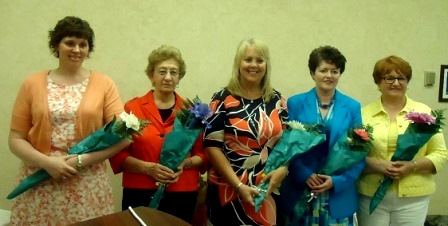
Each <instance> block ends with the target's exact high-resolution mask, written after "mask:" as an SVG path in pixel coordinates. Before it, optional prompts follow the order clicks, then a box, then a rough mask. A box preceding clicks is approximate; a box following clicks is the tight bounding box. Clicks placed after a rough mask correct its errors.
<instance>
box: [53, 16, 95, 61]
mask: <svg viewBox="0 0 448 226" xmlns="http://www.w3.org/2000/svg"><path fill="white" fill-rule="evenodd" d="M72 36H74V37H77V38H84V39H86V40H87V42H88V43H89V55H90V53H91V52H93V49H94V44H93V41H94V39H95V34H94V32H93V30H92V28H90V25H89V23H88V22H87V21H85V20H83V19H81V18H78V17H74V16H67V17H65V18H64V19H62V20H60V21H58V23H57V24H56V26H55V27H54V29H53V30H51V31H49V32H48V38H49V39H50V41H49V42H48V46H49V47H50V50H51V52H52V53H53V54H54V55H55V56H56V57H59V53H58V52H57V50H56V49H57V47H58V45H59V43H60V42H61V40H62V39H63V38H65V37H72Z"/></svg>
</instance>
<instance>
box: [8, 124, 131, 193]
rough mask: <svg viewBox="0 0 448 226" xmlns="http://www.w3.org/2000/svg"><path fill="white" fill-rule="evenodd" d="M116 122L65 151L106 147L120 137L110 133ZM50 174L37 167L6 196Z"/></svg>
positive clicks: (79, 151)
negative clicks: (36, 169)
mask: <svg viewBox="0 0 448 226" xmlns="http://www.w3.org/2000/svg"><path fill="white" fill-rule="evenodd" d="M115 122H116V120H115V118H114V119H113V120H112V121H111V122H109V123H108V124H106V125H105V126H104V127H103V128H101V129H100V130H97V131H96V132H94V133H92V134H91V135H89V136H88V137H86V138H85V139H83V140H82V141H80V142H79V143H77V144H75V146H73V147H72V148H70V149H69V150H68V151H67V153H68V154H78V155H79V154H85V153H89V152H94V151H99V150H103V149H106V148H108V147H110V146H112V145H114V144H116V143H118V142H119V141H121V140H122V138H120V137H118V136H117V135H114V134H112V132H113V131H112V128H113V125H114V123H115ZM50 178H51V176H50V174H48V173H47V171H45V170H44V169H39V170H38V171H36V172H35V173H33V174H31V175H30V176H28V177H26V178H25V179H23V180H22V181H21V182H20V183H19V185H18V186H17V187H16V188H15V189H14V190H13V191H12V192H11V193H10V194H9V195H8V196H7V199H13V198H15V197H17V196H18V195H20V194H22V193H23V192H25V191H28V190H29V189H31V188H33V187H34V186H36V185H38V184H40V183H41V182H43V181H46V180H48V179H50Z"/></svg>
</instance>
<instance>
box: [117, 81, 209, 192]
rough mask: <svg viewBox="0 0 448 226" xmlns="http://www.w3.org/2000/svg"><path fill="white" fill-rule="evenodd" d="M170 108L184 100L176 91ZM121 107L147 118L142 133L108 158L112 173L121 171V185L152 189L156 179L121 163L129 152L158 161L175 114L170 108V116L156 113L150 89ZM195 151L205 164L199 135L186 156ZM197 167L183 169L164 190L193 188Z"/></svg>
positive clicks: (141, 158) (179, 105)
mask: <svg viewBox="0 0 448 226" xmlns="http://www.w3.org/2000/svg"><path fill="white" fill-rule="evenodd" d="M175 95H176V103H175V105H174V111H176V110H179V109H180V107H182V106H183V104H182V101H183V100H184V99H183V98H182V97H181V96H179V95H178V94H177V93H175ZM124 108H125V111H126V112H128V113H129V112H132V113H133V114H134V115H135V116H137V118H139V119H147V120H149V121H151V123H150V124H148V125H147V128H146V129H145V130H143V134H142V135H140V136H136V137H134V142H133V143H132V144H131V145H130V146H128V147H127V148H125V149H123V150H122V151H121V152H119V153H118V154H116V155H115V156H114V157H112V158H110V159H109V160H110V164H111V167H112V170H113V171H114V173H115V174H118V173H120V172H123V187H125V188H140V189H156V188H157V186H156V185H155V183H156V181H155V180H154V179H153V178H152V177H151V176H148V175H144V174H140V173H133V172H127V171H123V168H122V164H123V162H124V160H125V159H126V158H127V157H128V156H133V157H135V158H137V159H140V160H143V161H147V162H159V158H160V151H161V149H162V145H163V141H164V140H165V134H167V133H169V132H170V131H171V130H172V129H173V123H174V119H175V118H176V116H175V114H174V111H173V113H172V114H171V116H170V117H169V118H168V119H167V120H166V121H165V122H163V121H162V118H161V116H160V114H159V110H158V108H157V106H156V104H155V102H154V97H153V90H151V91H149V92H148V93H147V94H146V95H145V96H143V97H136V98H134V99H132V100H130V101H128V102H127V103H126V104H125V107H124ZM194 155H197V156H199V157H200V158H201V159H202V160H203V162H204V164H203V166H204V167H201V168H204V169H206V167H205V165H208V164H207V159H206V156H205V153H204V148H203V146H202V135H200V136H199V138H198V140H197V141H196V143H195V144H194V146H193V148H192V151H191V152H190V154H189V155H188V157H191V156H194ZM199 173H200V172H199V170H198V169H197V168H190V169H184V171H183V173H182V174H181V176H180V178H179V180H178V181H177V182H176V183H174V184H171V185H170V186H167V187H166V191H177V192H181V191H196V190H198V179H199Z"/></svg>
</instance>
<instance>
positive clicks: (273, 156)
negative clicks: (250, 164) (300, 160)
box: [254, 129, 326, 213]
mask: <svg viewBox="0 0 448 226" xmlns="http://www.w3.org/2000/svg"><path fill="white" fill-rule="evenodd" d="M325 139H326V137H325V134H318V135H316V134H313V133H309V132H307V131H304V130H298V129H290V130H284V131H283V135H282V137H281V138H280V141H279V142H278V143H277V144H276V145H275V147H274V148H273V149H272V151H271V153H269V156H268V158H267V160H266V165H265V167H264V172H265V174H268V173H270V172H272V171H273V170H275V169H277V168H278V167H280V166H284V165H286V164H287V163H288V162H289V161H290V160H291V158H292V157H294V156H295V155H298V154H302V153H305V152H306V151H308V150H310V149H311V148H312V147H314V146H316V145H318V144H320V143H322V142H324V141H325ZM268 187H269V181H267V182H265V183H262V184H260V185H259V186H258V190H259V191H260V192H259V193H260V196H257V197H255V198H254V202H255V212H257V213H258V211H259V210H260V207H261V204H262V202H263V200H264V199H265V198H266V192H265V191H266V190H267V188H268Z"/></svg>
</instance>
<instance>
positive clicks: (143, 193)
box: [110, 45, 205, 222]
mask: <svg viewBox="0 0 448 226" xmlns="http://www.w3.org/2000/svg"><path fill="white" fill-rule="evenodd" d="M185 69H186V66H185V62H184V60H183V59H182V56H181V53H180V51H179V50H178V49H176V48H174V47H171V46H165V45H164V46H161V47H159V48H157V49H155V50H154V51H152V53H151V54H150V55H149V57H148V66H147V68H146V74H147V76H148V77H149V79H150V80H151V83H152V86H153V89H151V90H150V91H149V92H148V93H147V94H146V95H144V96H142V97H136V98H134V99H132V100H130V101H128V102H127V103H126V104H125V111H126V112H132V113H134V114H135V115H136V116H137V117H138V118H140V119H147V120H149V121H151V123H150V124H148V126H147V128H146V129H145V130H144V131H143V135H141V136H138V137H135V138H134V142H133V143H132V144H131V145H130V146H129V147H128V148H126V149H124V150H123V151H121V152H120V153H118V154H117V155H116V156H114V157H113V158H111V160H110V162H111V166H112V169H113V171H114V172H115V173H120V172H123V200H122V209H123V210H125V209H127V208H128V207H129V206H131V207H137V206H148V205H149V203H150V202H151V199H152V196H153V195H154V193H155V191H156V189H157V185H156V182H161V183H165V184H168V186H167V187H166V190H165V193H164V196H163V198H162V200H161V201H160V205H159V208H158V209H159V210H161V211H164V212H167V213H169V214H172V215H174V216H177V217H179V218H181V219H183V220H185V221H187V222H191V221H192V216H193V213H194V209H195V205H196V199H197V192H198V178H199V169H198V168H199V167H201V166H202V165H203V163H204V160H205V154H204V152H203V148H202V139H198V140H197V142H196V143H195V145H194V146H193V148H192V151H191V153H190V154H189V155H188V156H187V158H186V159H185V160H184V161H183V162H182V164H181V165H180V166H179V168H178V171H177V172H174V171H173V170H171V169H169V168H168V167H166V166H163V165H161V164H159V158H160V152H161V149H162V145H163V142H164V140H165V135H166V134H167V133H169V132H170V131H171V130H172V129H173V123H174V120H175V117H176V116H175V113H174V111H176V110H179V109H180V108H181V107H182V106H183V104H182V102H183V101H184V99H183V98H182V97H181V96H179V94H177V93H176V92H175V91H174V90H175V88H176V87H177V86H178V84H179V82H180V80H181V79H182V78H183V77H184V75H185V72H186V70H185ZM200 137H201V136H200ZM179 203H182V205H179Z"/></svg>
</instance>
